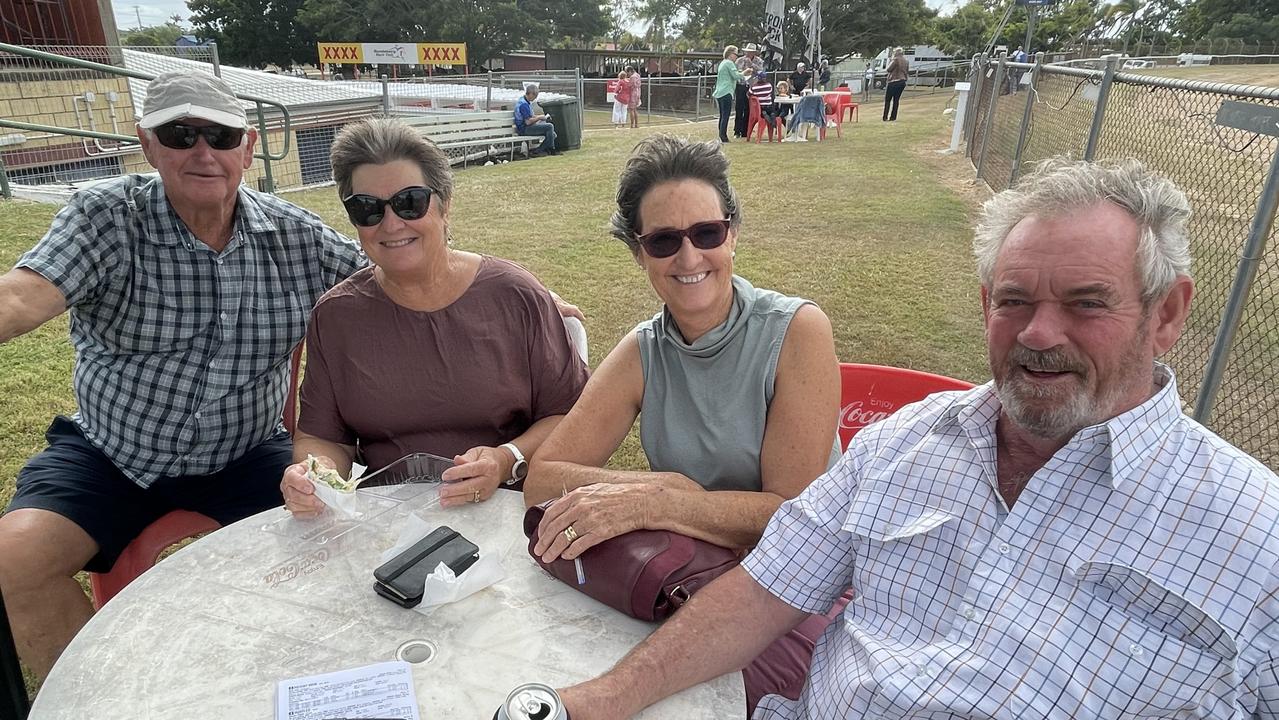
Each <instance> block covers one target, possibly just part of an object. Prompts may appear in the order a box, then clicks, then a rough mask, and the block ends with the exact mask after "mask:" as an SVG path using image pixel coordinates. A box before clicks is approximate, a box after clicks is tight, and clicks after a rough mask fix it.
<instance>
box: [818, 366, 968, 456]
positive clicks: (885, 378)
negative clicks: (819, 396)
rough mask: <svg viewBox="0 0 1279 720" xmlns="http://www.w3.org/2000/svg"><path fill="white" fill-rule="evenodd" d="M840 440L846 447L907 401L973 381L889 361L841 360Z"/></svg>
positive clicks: (966, 387)
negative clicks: (913, 368)
mask: <svg viewBox="0 0 1279 720" xmlns="http://www.w3.org/2000/svg"><path fill="white" fill-rule="evenodd" d="M839 380H840V382H839V384H840V401H839V442H840V445H842V446H843V447H844V448H847V447H848V443H849V442H850V441H851V440H852V439H853V436H854V435H856V434H857V431H858V430H861V429H862V428H864V427H866V426H867V425H869V424H871V423H873V422H877V421H879V420H883V419H884V418H886V417H888V416H889V415H892V414H893V413H894V412H897V409H898V408H900V407H901V406H903V405H909V404H910V403H913V402H915V401H917V400H923V399H924V398H926V397H928V396H929V395H932V394H933V393H935V392H941V391H943V390H967V389H969V388H971V387H972V386H973V384H972V383H970V382H965V381H963V380H956V379H955V378H949V377H946V376H944V375H934V374H932V373H928V372H923V371H921V370H908V369H906V368H896V367H888V366H886V365H862V364H860V363H840V364H839Z"/></svg>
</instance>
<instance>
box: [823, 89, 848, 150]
mask: <svg viewBox="0 0 1279 720" xmlns="http://www.w3.org/2000/svg"><path fill="white" fill-rule="evenodd" d="M841 97H843V93H835V94H833V95H827V96H825V97H823V98H822V105H824V106H825V107H826V110H825V113H826V122H824V123H822V128H821V137H822V139H823V140H824V139H826V125H827V124H828V123H835V137H844V117H843V113H844V110H843V102H842V101H841V100H840V98H841Z"/></svg>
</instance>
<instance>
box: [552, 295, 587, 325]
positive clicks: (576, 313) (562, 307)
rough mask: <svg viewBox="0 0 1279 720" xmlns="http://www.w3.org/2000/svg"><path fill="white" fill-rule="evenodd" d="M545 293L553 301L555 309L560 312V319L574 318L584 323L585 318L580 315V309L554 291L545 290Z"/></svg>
mask: <svg viewBox="0 0 1279 720" xmlns="http://www.w3.org/2000/svg"><path fill="white" fill-rule="evenodd" d="M547 292H549V293H550V294H551V299H552V300H554V301H555V309H556V310H559V311H560V317H575V318H577V319H578V320H581V321H582V322H586V316H585V315H583V314H582V310H581V308H579V307H578V306H576V305H574V304H573V303H571V302H569V301H567V300H565V299H564V298H562V297H560V296H559V294H558V293H556V292H555V291H554V290H547Z"/></svg>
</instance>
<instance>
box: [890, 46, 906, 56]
mask: <svg viewBox="0 0 1279 720" xmlns="http://www.w3.org/2000/svg"><path fill="white" fill-rule="evenodd" d="M893 54H894V55H905V54H906V49H905V48H903V47H902V46H900V45H898V46H897V47H895V48H893Z"/></svg>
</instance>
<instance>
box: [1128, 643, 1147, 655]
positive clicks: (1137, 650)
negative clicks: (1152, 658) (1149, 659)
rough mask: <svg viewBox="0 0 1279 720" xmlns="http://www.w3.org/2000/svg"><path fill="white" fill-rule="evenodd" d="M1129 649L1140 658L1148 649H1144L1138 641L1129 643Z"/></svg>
mask: <svg viewBox="0 0 1279 720" xmlns="http://www.w3.org/2000/svg"><path fill="white" fill-rule="evenodd" d="M1128 650H1129V651H1131V652H1132V656H1133V657H1135V658H1140V657H1141V656H1142V655H1145V654H1146V651H1145V650H1142V649H1141V646H1140V645H1138V644H1137V643H1133V644H1132V645H1129V646H1128Z"/></svg>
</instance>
